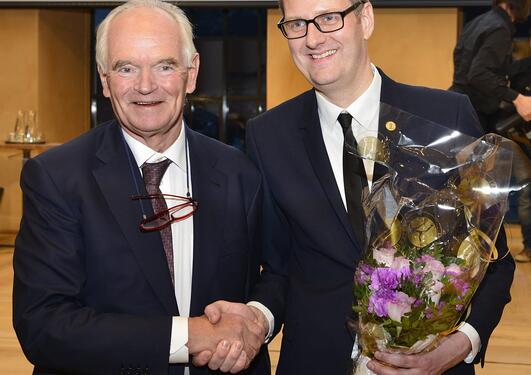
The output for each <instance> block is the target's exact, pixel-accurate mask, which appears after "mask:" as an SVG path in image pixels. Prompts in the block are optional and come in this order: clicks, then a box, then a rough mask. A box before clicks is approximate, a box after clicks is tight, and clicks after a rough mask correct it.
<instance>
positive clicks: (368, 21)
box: [360, 2, 374, 40]
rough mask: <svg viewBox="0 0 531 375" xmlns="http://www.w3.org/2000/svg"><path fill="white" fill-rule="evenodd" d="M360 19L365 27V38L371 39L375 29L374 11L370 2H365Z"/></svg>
mask: <svg viewBox="0 0 531 375" xmlns="http://www.w3.org/2000/svg"><path fill="white" fill-rule="evenodd" d="M360 21H361V27H362V28H363V39H365V40H369V38H370V37H371V35H372V32H373V31H374V12H373V9H372V4H371V3H370V2H366V3H365V4H363V9H362V10H361V13H360Z"/></svg>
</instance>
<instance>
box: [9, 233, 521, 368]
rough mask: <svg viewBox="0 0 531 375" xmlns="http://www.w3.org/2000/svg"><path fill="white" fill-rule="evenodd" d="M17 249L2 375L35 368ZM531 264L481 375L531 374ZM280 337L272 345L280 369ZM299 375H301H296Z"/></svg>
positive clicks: (515, 243)
mask: <svg viewBox="0 0 531 375" xmlns="http://www.w3.org/2000/svg"><path fill="white" fill-rule="evenodd" d="M508 237H509V246H510V247H511V251H512V253H513V254H516V253H517V252H518V251H519V250H520V249H521V246H522V244H521V239H520V232H519V228H518V227H516V226H509V227H508ZM12 257H13V249H12V248H0V375H29V374H31V365H30V364H29V363H28V362H27V361H26V359H25V358H24V355H23V354H22V351H21V350H20V347H19V346H18V342H17V339H16V337H15V333H14V332H13V328H12V324H11V288H12V283H13V271H12V265H11V261H12ZM529 290H531V263H526V264H518V265H517V269H516V274H515V281H514V284H513V288H512V297H513V301H512V302H511V304H509V306H507V308H506V310H505V314H504V316H503V318H502V321H501V323H500V325H499V326H498V328H497V329H496V331H495V332H494V334H493V336H492V338H491V341H490V344H489V349H488V351H487V363H486V364H485V368H483V369H480V368H479V367H476V373H477V374H478V375H509V374H510V375H524V374H525V375H530V374H531V293H529ZM279 348H280V337H277V338H275V340H274V341H273V342H272V343H271V344H270V349H269V351H270V353H271V358H272V361H273V365H274V366H276V363H277V361H278V354H279ZM294 375H299V374H294Z"/></svg>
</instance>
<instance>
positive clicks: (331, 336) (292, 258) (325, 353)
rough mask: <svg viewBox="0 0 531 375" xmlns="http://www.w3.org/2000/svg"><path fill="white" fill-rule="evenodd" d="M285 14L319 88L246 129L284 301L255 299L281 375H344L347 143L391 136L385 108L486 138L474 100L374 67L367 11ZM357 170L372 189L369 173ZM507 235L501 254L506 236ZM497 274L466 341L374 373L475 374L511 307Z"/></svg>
mask: <svg viewBox="0 0 531 375" xmlns="http://www.w3.org/2000/svg"><path fill="white" fill-rule="evenodd" d="M280 9H281V11H282V15H283V18H282V20H281V22H280V23H279V26H280V29H281V31H282V33H283V34H284V36H285V37H286V38H287V39H288V45H289V48H290V51H291V55H292V58H293V61H294V62H295V64H296V65H297V67H298V69H299V70H300V71H301V72H302V74H303V75H304V76H305V77H306V79H307V80H308V81H309V82H310V83H311V84H312V85H313V89H312V90H310V91H307V92H305V93H303V94H302V95H299V96H297V97H296V98H293V99H291V100H289V101H287V102H286V103H283V104H281V105H279V106H278V107H275V108H273V109H271V110H269V111H267V112H266V113H264V114H262V115H260V116H258V117H257V118H255V119H253V120H251V121H250V122H249V124H248V128H247V137H248V138H247V145H248V149H249V154H250V156H251V159H252V160H253V161H254V162H255V164H256V165H257V166H258V168H259V169H260V172H261V173H262V178H263V184H264V219H263V220H264V221H263V229H264V231H265V233H264V236H263V238H264V241H265V249H264V253H265V255H264V256H265V260H266V261H265V263H264V271H263V275H262V280H267V281H268V282H269V284H270V285H269V289H272V287H271V285H276V286H277V290H278V291H279V292H277V293H276V294H268V293H267V292H268V291H264V290H263V289H258V293H256V294H255V295H254V299H256V300H257V301H261V302H262V303H263V304H264V305H265V306H267V307H268V308H269V309H270V310H271V312H272V313H273V316H274V320H273V321H271V322H270V323H271V324H273V325H274V331H276V330H278V329H280V325H281V324H282V323H284V331H283V332H284V335H283V340H282V348H281V352H280V360H279V364H278V367H277V374H282V375H284V374H286V375H292V374H305V375H313V374H315V375H318V374H319V375H321V374H346V373H347V371H348V368H349V366H350V365H351V362H352V361H351V359H350V358H351V353H352V351H353V344H354V341H353V338H352V336H351V335H350V333H349V330H348V328H347V324H346V323H347V318H348V317H349V315H350V313H351V306H352V282H353V275H354V270H355V267H356V263H357V261H358V260H359V259H360V257H361V254H362V248H363V245H362V242H363V236H364V235H363V229H362V227H361V224H360V223H361V220H360V217H359V216H360V190H359V189H356V188H355V182H356V181H355V178H352V173H350V171H351V170H353V169H349V168H348V167H347V163H350V162H351V161H350V159H349V158H348V152H344V150H343V147H344V146H343V144H344V139H345V138H346V137H356V136H358V135H359V131H360V129H359V125H357V124H360V123H361V124H363V126H364V127H365V128H367V129H369V130H371V129H372V130H373V131H374V132H375V133H378V132H379V133H386V131H392V129H386V127H385V122H383V121H381V120H382V119H381V118H380V117H381V116H380V112H379V108H380V102H383V103H385V104H387V105H390V106H392V107H395V108H398V109H401V110H403V111H406V112H409V113H412V114H415V115H417V116H419V117H422V118H425V119H428V120H430V121H433V122H436V123H439V124H441V125H444V126H446V127H451V128H454V129H456V130H458V131H461V132H463V133H466V134H469V135H471V136H479V135H480V134H481V128H480V127H479V124H478V121H477V117H476V116H475V114H474V109H473V108H472V107H471V105H470V102H469V100H468V98H467V97H466V96H464V95H460V94H455V93H449V92H444V91H440V90H432V89H427V88H421V87H412V86H407V85H403V84H400V83H397V82H394V81H393V80H391V79H390V78H388V77H387V76H386V75H385V74H384V73H383V72H382V71H381V70H378V69H376V68H375V67H374V66H373V65H372V64H371V60H370V57H369V54H368V40H369V38H370V36H371V34H372V32H373V27H374V16H373V9H372V6H371V3H370V2H368V1H365V0H363V1H360V0H351V1H349V0H284V1H281V2H280ZM353 119H355V121H354V120H353ZM399 126H400V124H399ZM418 130H419V131H422V129H418ZM344 167H345V169H346V170H347V173H345V174H344V172H343V170H344V169H343V168H344ZM361 168H364V169H366V170H363V171H360V173H359V175H360V176H363V177H362V178H363V179H367V180H368V181H367V182H370V180H371V179H373V170H372V169H371V168H369V169H367V167H366V166H363V165H362V167H361ZM362 172H363V173H362ZM361 183H363V181H361ZM499 237H500V239H499V241H498V243H497V247H498V249H499V250H500V252H501V253H502V254H505V253H506V252H507V246H506V243H505V236H504V234H503V233H502V234H500V236H499ZM489 268H490V270H489V272H488V274H487V276H486V277H485V279H484V281H483V284H482V286H481V288H480V289H479V291H478V292H477V294H476V296H475V298H474V300H473V302H472V310H471V313H470V316H469V317H468V318H467V320H466V322H467V323H466V324H464V326H463V327H461V328H460V330H459V331H457V332H455V333H453V334H451V335H449V336H448V337H446V338H445V340H444V341H443V342H441V344H440V346H439V347H438V348H437V349H435V350H433V351H432V352H430V353H424V354H418V355H401V354H389V353H377V354H376V360H374V361H371V362H370V363H369V364H368V367H369V368H370V369H371V370H373V371H374V372H376V373H377V374H382V375H387V374H440V373H442V372H444V371H447V373H453V374H472V373H473V372H474V366H473V364H472V362H476V363H477V362H479V361H480V360H481V361H483V358H484V355H485V350H486V348H487V343H488V340H489V336H490V334H491V332H492V330H493V329H494V327H495V326H496V324H497V323H498V321H499V319H500V317H501V314H502V311H503V308H504V306H505V304H506V303H508V302H509V300H510V296H509V289H510V286H511V282H512V279H513V272H514V262H513V260H512V258H511V256H510V255H508V256H506V257H505V258H503V259H502V260H500V261H498V262H495V263H493V264H491V265H490V267H489ZM238 308H239V309H241V310H245V309H246V308H247V307H246V306H245V305H236V304H228V303H225V302H218V303H216V304H214V305H211V306H209V308H208V309H207V312H208V313H209V314H208V315H209V316H211V317H212V318H213V319H214V320H215V318H216V317H217V316H219V315H220V312H223V311H232V312H234V311H236V310H237V309H238ZM208 310H210V311H208ZM393 366H394V367H393Z"/></svg>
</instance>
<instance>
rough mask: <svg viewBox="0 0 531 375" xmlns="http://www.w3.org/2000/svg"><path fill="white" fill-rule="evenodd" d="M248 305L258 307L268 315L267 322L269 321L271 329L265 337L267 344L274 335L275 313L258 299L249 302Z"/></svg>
mask: <svg viewBox="0 0 531 375" xmlns="http://www.w3.org/2000/svg"><path fill="white" fill-rule="evenodd" d="M247 305H248V306H253V307H256V308H257V309H258V310H260V311H261V312H262V313H263V314H264V316H265V317H266V319H267V322H268V323H269V331H268V332H267V335H266V337H265V339H264V343H265V344H267V343H268V342H269V340H270V339H271V336H273V331H274V328H275V317H274V316H273V314H272V313H271V311H270V310H269V309H268V308H267V307H265V306H264V305H263V304H261V303H260V302H258V301H251V302H249V303H247Z"/></svg>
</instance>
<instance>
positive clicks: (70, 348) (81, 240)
mask: <svg viewBox="0 0 531 375" xmlns="http://www.w3.org/2000/svg"><path fill="white" fill-rule="evenodd" d="M96 50H97V63H98V69H99V73H100V77H101V82H102V84H103V90H104V94H105V96H106V97H108V98H110V100H111V102H112V106H113V109H114V112H115V115H116V118H117V121H111V122H109V123H106V124H103V125H101V126H99V127H97V128H95V129H93V130H91V131H90V132H88V133H87V134H84V135H82V136H80V137H78V138H76V139H74V140H72V141H71V142H68V143H66V144H65V145H63V146H61V147H58V148H56V149H54V150H53V151H50V152H47V153H44V154H42V155H40V156H39V157H37V158H34V159H32V160H31V161H30V162H28V163H27V164H26V165H25V167H24V170H23V173H22V178H21V186H22V190H23V193H24V213H23V219H22V223H21V227H20V232H19V235H18V237H17V240H16V246H15V255H14V270H15V280H14V290H13V294H14V314H13V315H14V319H13V320H14V326H15V330H16V332H17V335H18V338H19V340H20V343H21V345H22V348H23V350H24V353H25V354H26V356H27V358H28V359H29V360H30V361H31V362H32V363H33V364H34V365H35V370H34V374H98V375H102V374H112V375H118V374H138V375H141V374H154V375H160V374H172V375H173V374H192V375H194V374H198V375H199V374H207V373H210V372H211V370H210V369H209V368H208V367H203V368H198V367H194V366H193V365H191V364H189V363H188V361H189V356H191V355H195V354H199V353H201V352H206V353H212V352H214V351H215V350H216V348H218V349H219V351H220V352H221V353H224V361H220V362H218V363H217V365H215V366H213V365H211V367H212V368H215V369H217V368H220V369H221V370H225V371H227V370H230V369H232V370H233V371H235V370H236V369H241V368H244V367H247V366H249V362H250V359H251V358H253V357H254V356H255V355H256V354H257V353H258V358H257V359H256V360H255V361H254V363H253V364H252V365H251V368H250V369H249V372H248V373H249V374H269V372H270V370H269V360H268V357H267V351H266V348H265V347H264V348H262V349H260V347H261V345H262V343H263V340H264V337H265V334H266V328H267V327H264V324H259V323H260V322H257V321H251V320H246V319H243V318H242V317H241V316H239V315H231V314H225V315H223V317H222V318H221V320H220V321H219V322H218V323H217V324H216V325H212V324H211V323H210V322H209V321H208V319H207V318H206V317H205V316H202V315H203V309H204V307H205V306H206V305H207V304H209V303H211V302H213V301H216V300H218V299H227V300H231V301H247V300H248V298H249V296H250V293H251V291H252V289H253V285H254V284H255V282H256V281H257V279H258V277H259V261H258V259H257V253H258V251H257V246H256V240H255V236H254V234H255V232H256V229H257V228H256V227H257V218H258V214H259V207H260V205H261V197H262V194H261V182H260V176H259V174H258V172H257V171H256V169H255V167H254V166H253V165H252V163H250V162H249V161H248V160H247V159H246V157H245V155H243V154H241V153H240V152H239V151H237V150H235V149H232V148H229V147H227V146H225V145H223V144H221V143H219V142H217V141H214V140H211V139H209V138H206V137H204V136H202V135H200V134H198V133H196V132H194V131H192V130H190V129H188V128H187V127H186V125H185V124H184V122H183V106H184V103H185V97H186V94H189V93H191V92H193V90H194V89H195V83H196V77H197V73H198V68H199V56H198V54H197V53H196V51H195V48H194V45H193V42H192V31H191V25H190V24H189V22H188V20H187V19H186V16H185V15H184V13H183V12H182V11H181V10H180V9H178V8H177V7H175V6H172V5H170V4H166V3H164V2H161V1H158V0H133V1H131V2H128V3H126V4H124V5H122V6H120V7H118V8H116V9H114V10H113V11H112V12H111V13H110V14H109V15H108V17H107V18H106V19H105V20H104V21H103V23H102V24H101V26H100V28H99V30H98V36H97V47H96ZM255 306H258V308H263V306H261V305H260V304H257V303H255V304H254V306H253V307H249V309H250V310H251V311H253V309H256V307H255ZM257 311H258V310H257ZM260 314H261V313H260ZM242 353H243V354H242ZM225 356H226V358H225ZM214 359H215V358H214Z"/></svg>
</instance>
